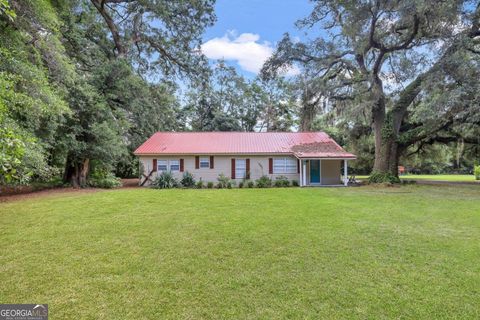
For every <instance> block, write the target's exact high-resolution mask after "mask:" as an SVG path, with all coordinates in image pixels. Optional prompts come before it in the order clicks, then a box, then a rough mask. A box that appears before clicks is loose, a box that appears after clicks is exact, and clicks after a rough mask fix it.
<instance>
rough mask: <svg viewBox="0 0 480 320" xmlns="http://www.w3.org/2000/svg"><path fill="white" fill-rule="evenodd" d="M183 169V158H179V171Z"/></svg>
mask: <svg viewBox="0 0 480 320" xmlns="http://www.w3.org/2000/svg"><path fill="white" fill-rule="evenodd" d="M183 169H184V164H183V159H180V172H183Z"/></svg>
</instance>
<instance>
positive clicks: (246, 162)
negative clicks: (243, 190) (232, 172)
mask: <svg viewBox="0 0 480 320" xmlns="http://www.w3.org/2000/svg"><path fill="white" fill-rule="evenodd" d="M245 171H247V172H246V174H245V178H247V179H250V159H247V160H245Z"/></svg>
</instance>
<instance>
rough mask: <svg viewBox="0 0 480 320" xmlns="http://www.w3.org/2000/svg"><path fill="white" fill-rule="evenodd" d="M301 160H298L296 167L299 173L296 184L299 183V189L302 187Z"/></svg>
mask: <svg viewBox="0 0 480 320" xmlns="http://www.w3.org/2000/svg"><path fill="white" fill-rule="evenodd" d="M302 163H303V160H300V159H299V160H298V165H299V168H298V170H299V172H300V174H299V175H298V182H299V183H300V187H303V166H302Z"/></svg>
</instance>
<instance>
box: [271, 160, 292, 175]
mask: <svg viewBox="0 0 480 320" xmlns="http://www.w3.org/2000/svg"><path fill="white" fill-rule="evenodd" d="M273 173H297V159H295V158H275V159H273Z"/></svg>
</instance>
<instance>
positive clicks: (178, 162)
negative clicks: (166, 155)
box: [168, 159, 180, 172]
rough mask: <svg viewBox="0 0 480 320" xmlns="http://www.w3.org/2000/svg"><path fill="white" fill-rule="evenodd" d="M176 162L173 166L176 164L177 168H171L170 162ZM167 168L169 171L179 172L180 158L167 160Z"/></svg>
mask: <svg viewBox="0 0 480 320" xmlns="http://www.w3.org/2000/svg"><path fill="white" fill-rule="evenodd" d="M174 161H175V162H177V164H174V166H178V170H172V162H174ZM168 169H169V171H170V172H180V159H170V160H168Z"/></svg>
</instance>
